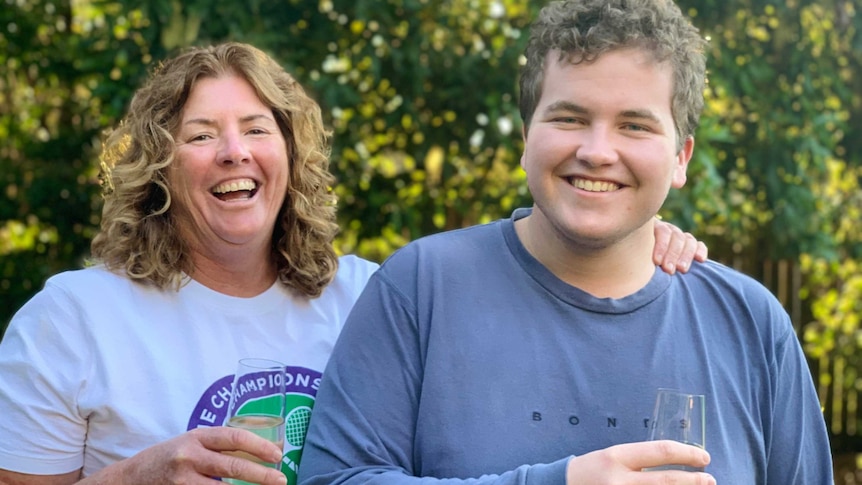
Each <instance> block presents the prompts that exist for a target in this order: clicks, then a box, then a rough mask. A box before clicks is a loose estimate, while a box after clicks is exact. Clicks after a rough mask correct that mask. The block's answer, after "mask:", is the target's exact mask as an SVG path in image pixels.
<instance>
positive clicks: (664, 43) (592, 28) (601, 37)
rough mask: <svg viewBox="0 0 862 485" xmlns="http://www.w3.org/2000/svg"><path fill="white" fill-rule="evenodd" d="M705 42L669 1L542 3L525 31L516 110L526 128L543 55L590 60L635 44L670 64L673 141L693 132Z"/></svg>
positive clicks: (534, 103) (697, 117) (697, 116)
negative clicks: (675, 136)
mask: <svg viewBox="0 0 862 485" xmlns="http://www.w3.org/2000/svg"><path fill="white" fill-rule="evenodd" d="M705 44H706V42H705V40H704V39H703V38H702V37H701V36H700V34H699V33H698V30H697V28H695V27H694V26H693V25H692V24H691V22H690V21H689V19H688V18H687V17H685V16H684V15H683V13H682V12H681V11H680V9H679V7H678V6H677V5H676V4H675V3H674V2H673V1H672V0H561V1H555V2H552V3H550V4H548V5H547V6H546V7H544V8H543V9H542V11H541V12H540V13H539V17H538V18H537V19H536V21H535V22H534V23H533V25H532V27H531V30H530V38H529V40H528V42H527V48H526V51H525V56H526V58H527V62H526V64H525V65H524V67H523V69H522V71H521V78H520V91H521V93H520V96H521V97H520V111H521V119H522V120H523V121H524V126H525V127H526V129H529V125H530V121H531V120H532V117H533V113H534V112H535V110H536V106H537V105H538V103H539V99H540V98H541V96H542V81H543V78H544V69H545V62H546V60H547V57H548V53H549V52H552V51H559V55H560V57H559V62H570V63H573V64H578V63H581V62H592V61H594V60H595V59H596V58H598V57H599V56H600V55H602V54H604V53H606V52H610V51H613V50H618V49H625V48H639V49H642V50H644V51H645V52H649V53H651V55H652V56H653V58H654V59H655V60H656V61H657V62H670V64H671V66H672V68H673V101H672V106H671V109H672V113H673V118H674V125H675V127H676V135H677V145H678V146H679V147H681V146H682V143H683V141H684V140H685V139H686V137H688V136H693V135H694V131H695V129H697V125H698V123H699V120H700V113H701V111H702V110H703V90H704V86H705V83H706V59H705V57H704V50H705Z"/></svg>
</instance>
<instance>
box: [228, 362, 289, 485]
mask: <svg viewBox="0 0 862 485" xmlns="http://www.w3.org/2000/svg"><path fill="white" fill-rule="evenodd" d="M284 371H285V365H284V364H282V363H281V362H276V361H274V360H267V359H240V361H239V363H238V364H237V371H236V374H235V375H234V380H233V385H232V386H231V395H230V403H229V404H228V412H227V418H226V419H225V423H224V424H225V426H228V427H232V428H241V429H245V430H248V431H251V432H252V433H254V434H256V435H257V436H260V437H261V438H264V439H266V440H268V441H271V442H273V443H275V444H276V445H277V446H278V447H279V448H281V449H282V450H284V435H285V431H284V413H285V379H284ZM224 453H225V454H227V455H232V456H237V457H240V458H244V459H246V460H250V461H253V462H255V463H258V464H261V465H263V466H266V467H269V468H275V469H276V470H281V460H279V462H278V463H268V462H265V461H262V460H261V459H259V458H258V457H256V456H254V455H250V454H248V453H245V452H242V451H226V452H224ZM222 481H223V482H225V483H230V484H234V485H246V484H249V482H245V481H242V480H237V479H234V478H227V477H223V478H222ZM249 485H253V484H249Z"/></svg>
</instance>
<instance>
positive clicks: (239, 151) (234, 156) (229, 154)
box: [218, 134, 251, 164]
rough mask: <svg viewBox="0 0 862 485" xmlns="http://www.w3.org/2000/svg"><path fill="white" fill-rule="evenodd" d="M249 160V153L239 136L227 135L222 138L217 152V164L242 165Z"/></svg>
mask: <svg viewBox="0 0 862 485" xmlns="http://www.w3.org/2000/svg"><path fill="white" fill-rule="evenodd" d="M250 159H251V153H250V152H249V150H248V146H246V144H245V142H244V140H243V139H242V137H241V136H240V135H230V134H227V135H224V136H223V137H222V139H221V144H220V145H219V152H218V162H219V163H224V164H230V163H243V162H248V161H249V160H250Z"/></svg>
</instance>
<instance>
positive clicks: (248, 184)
mask: <svg viewBox="0 0 862 485" xmlns="http://www.w3.org/2000/svg"><path fill="white" fill-rule="evenodd" d="M254 186H255V184H254V181H253V180H237V181H234V182H227V183H224V184H220V185H216V186H215V187H213V193H214V194H227V193H229V192H238V191H240V190H254Z"/></svg>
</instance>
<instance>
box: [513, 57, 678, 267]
mask: <svg viewBox="0 0 862 485" xmlns="http://www.w3.org/2000/svg"><path fill="white" fill-rule="evenodd" d="M558 55H559V53H558V52H556V51H552V52H550V53H549V54H548V58H547V59H546V68H545V77H544V83H543V89H542V96H541V98H540V99H539V102H538V104H537V106H536V111H535V113H534V115H533V118H532V121H531V123H530V126H529V129H528V131H525V135H524V138H525V140H524V141H525V147H524V153H523V155H522V157H521V166H522V167H523V168H524V170H525V171H526V173H527V181H528V185H529V188H530V192H531V193H532V196H533V200H534V202H535V208H534V210H533V217H537V218H539V220H540V224H538V227H543V228H546V230H547V231H548V234H543V235H541V236H540V237H553V238H560V239H562V240H563V241H564V243H565V244H566V245H567V246H571V247H575V248H581V249H591V250H596V249H604V248H608V247H610V246H612V245H613V244H615V243H617V242H619V241H621V240H624V239H627V238H630V237H635V238H645V239H643V241H644V242H646V241H649V244H650V245H651V244H652V242H651V239H649V238H651V237H652V224H651V223H649V222H650V221H651V218H652V217H653V216H654V215H655V214H656V213H657V212H658V210H659V208H660V207H661V205H662V203H663V202H664V200H665V197H666V196H667V193H668V191H669V190H670V187H674V188H679V187H682V186H683V185H684V184H685V170H686V166H687V165H688V161H689V159H690V158H691V153H692V148H693V146H694V141H693V140H692V139H687V140H686V141H685V143H684V145H683V148H682V149H681V150H679V151H677V150H676V134H675V130H674V123H673V115H672V112H671V97H672V89H673V72H672V70H671V66H670V65H669V64H667V63H662V64H657V63H655V62H654V61H653V60H652V59H651V58H650V57H649V55H647V54H645V53H644V52H643V51H640V50H636V49H624V50H618V51H611V52H608V53H605V54H603V55H601V56H600V57H599V58H598V59H597V60H596V61H594V62H591V63H581V64H577V65H573V64H570V63H567V62H565V61H563V62H559V61H558Z"/></svg>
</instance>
